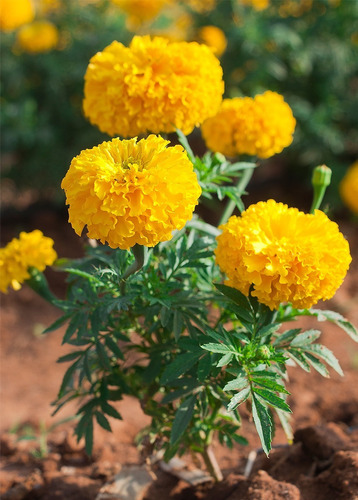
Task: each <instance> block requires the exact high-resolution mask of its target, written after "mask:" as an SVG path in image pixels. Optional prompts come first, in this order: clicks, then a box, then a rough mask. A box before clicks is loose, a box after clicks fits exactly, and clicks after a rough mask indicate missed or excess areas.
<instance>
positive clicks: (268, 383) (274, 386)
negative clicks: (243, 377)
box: [251, 374, 290, 394]
mask: <svg viewBox="0 0 358 500" xmlns="http://www.w3.org/2000/svg"><path fill="white" fill-rule="evenodd" d="M251 375H252V376H253V377H252V381H253V382H254V383H255V384H256V385H259V386H260V387H264V388H266V389H270V390H271V391H276V392H280V393H282V394H290V393H289V392H288V391H287V390H286V389H285V387H284V386H283V385H281V384H278V383H277V382H275V381H274V380H272V379H267V378H263V377H262V378H261V377H257V378H256V377H255V376H254V375H255V374H251Z"/></svg>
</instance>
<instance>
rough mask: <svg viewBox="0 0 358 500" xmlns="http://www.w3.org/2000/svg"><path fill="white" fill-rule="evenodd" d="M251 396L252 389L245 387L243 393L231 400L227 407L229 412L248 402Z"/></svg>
mask: <svg viewBox="0 0 358 500" xmlns="http://www.w3.org/2000/svg"><path fill="white" fill-rule="evenodd" d="M249 395H250V387H249V386H248V387H245V389H243V390H242V391H240V392H238V393H237V394H235V396H234V397H232V398H231V399H230V402H229V404H228V405H227V409H228V411H233V410H235V408H236V407H237V406H239V405H240V404H241V403H243V402H244V401H246V400H247V398H248V397H249Z"/></svg>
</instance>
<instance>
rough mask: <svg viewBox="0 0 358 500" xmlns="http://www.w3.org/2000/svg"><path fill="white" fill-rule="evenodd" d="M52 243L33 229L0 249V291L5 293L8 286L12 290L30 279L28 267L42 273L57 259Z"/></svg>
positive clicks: (17, 288)
mask: <svg viewBox="0 0 358 500" xmlns="http://www.w3.org/2000/svg"><path fill="white" fill-rule="evenodd" d="M53 245H54V241H53V240H52V239H51V238H48V237H47V236H44V235H43V234H42V232H41V231H39V230H38V229H35V231H32V232H31V233H25V232H22V233H20V236H19V238H14V239H13V240H11V241H10V243H8V244H7V245H6V247H4V248H0V290H1V291H2V292H4V293H7V289H8V287H9V286H12V288H13V289H14V290H19V289H20V288H21V283H23V282H24V281H25V280H27V279H28V278H30V274H29V272H28V269H29V267H35V268H36V269H38V270H39V271H43V270H44V269H45V267H46V266H50V265H51V264H53V263H54V261H55V260H56V259H57V254H56V252H55V250H54V249H53Z"/></svg>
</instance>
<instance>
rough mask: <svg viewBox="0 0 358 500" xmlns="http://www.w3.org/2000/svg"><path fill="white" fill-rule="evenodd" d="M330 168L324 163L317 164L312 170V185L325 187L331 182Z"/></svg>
mask: <svg viewBox="0 0 358 500" xmlns="http://www.w3.org/2000/svg"><path fill="white" fill-rule="evenodd" d="M331 177H332V170H331V169H330V168H329V167H327V166H326V165H319V166H318V167H316V168H315V169H314V170H313V175H312V185H313V187H315V186H317V187H327V186H329V185H330V183H331Z"/></svg>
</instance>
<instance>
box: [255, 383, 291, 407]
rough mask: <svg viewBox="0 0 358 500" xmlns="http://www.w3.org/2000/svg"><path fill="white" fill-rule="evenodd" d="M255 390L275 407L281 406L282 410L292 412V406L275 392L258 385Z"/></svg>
mask: <svg viewBox="0 0 358 500" xmlns="http://www.w3.org/2000/svg"><path fill="white" fill-rule="evenodd" d="M253 392H254V393H255V394H257V395H258V396H260V397H261V398H262V399H264V400H265V401H267V402H268V403H269V405H271V406H274V407H275V408H279V409H280V410H283V411H287V412H289V413H292V412H291V408H290V407H289V406H288V404H287V403H286V402H285V401H284V400H283V399H282V398H280V397H279V396H277V394H275V393H274V392H272V391H269V390H266V389H260V388H258V387H254V389H253Z"/></svg>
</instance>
